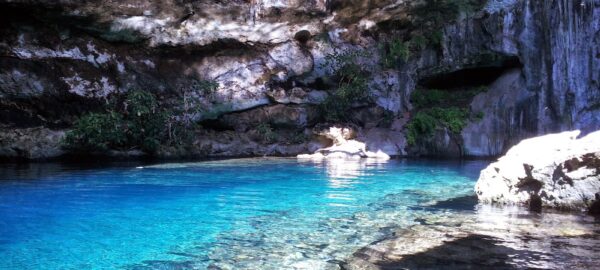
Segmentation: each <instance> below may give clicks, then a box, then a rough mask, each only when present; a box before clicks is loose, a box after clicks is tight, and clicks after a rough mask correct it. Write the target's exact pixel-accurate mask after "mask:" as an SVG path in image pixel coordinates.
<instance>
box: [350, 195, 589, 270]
mask: <svg viewBox="0 0 600 270" xmlns="http://www.w3.org/2000/svg"><path fill="white" fill-rule="evenodd" d="M417 220H418V221H419V222H420V223H421V224H419V225H414V226H410V227H408V228H402V229H398V230H396V231H394V233H393V235H392V236H390V237H387V238H385V239H383V240H380V241H377V242H375V243H373V244H371V245H369V246H367V247H364V248H362V249H360V250H358V251H357V252H355V253H354V255H353V256H352V257H351V258H350V259H348V260H347V261H346V262H345V263H344V264H342V266H341V269H345V270H379V269H439V268H451V269H524V268H527V269H592V268H595V267H596V265H597V264H598V263H599V262H600V261H599V259H598V257H597V256H596V254H597V253H598V252H600V225H599V223H598V220H597V219H594V218H593V217H589V216H581V215H570V214H564V213H544V214H537V213H532V212H530V211H529V210H527V209H525V208H519V207H504V208H497V207H493V206H486V205H480V206H478V207H477V210H476V212H475V213H471V214H469V213H466V212H463V213H449V214H444V213H439V214H430V215H424V216H422V217H420V218H418V219H417Z"/></svg>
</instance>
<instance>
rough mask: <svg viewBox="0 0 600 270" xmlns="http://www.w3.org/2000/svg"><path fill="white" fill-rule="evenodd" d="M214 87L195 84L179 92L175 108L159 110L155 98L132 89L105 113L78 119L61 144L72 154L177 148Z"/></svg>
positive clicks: (189, 135) (190, 137) (193, 126)
mask: <svg viewBox="0 0 600 270" xmlns="http://www.w3.org/2000/svg"><path fill="white" fill-rule="evenodd" d="M217 87H218V84H217V83H215V82H212V81H197V83H195V84H191V86H190V88H189V89H182V91H181V92H182V93H181V95H182V98H181V104H180V106H178V107H177V108H176V109H173V110H166V109H162V108H161V107H160V106H159V104H158V101H157V100H156V97H155V96H154V95H153V94H151V93H149V92H146V91H141V90H132V91H129V92H128V93H127V94H126V95H124V96H114V97H113V98H112V99H111V100H110V102H109V105H108V106H107V108H106V109H105V112H103V113H89V114H86V115H83V116H82V117H81V118H80V119H78V120H77V121H76V122H75V124H74V126H73V129H72V130H71V131H69V132H68V133H67V136H66V137H65V140H64V145H65V147H66V148H68V149H72V150H75V151H107V150H110V149H115V150H133V149H138V150H142V151H144V152H146V153H150V154H152V153H154V152H156V150H158V148H159V147H160V146H161V145H166V146H177V145H183V144H186V143H189V142H190V141H192V140H193V139H194V130H195V129H196V128H197V126H196V123H195V121H194V119H195V116H196V115H197V114H198V113H199V112H200V110H201V107H200V106H198V104H199V103H200V99H201V98H202V97H204V98H210V95H212V94H213V93H214V92H215V90H216V89H217Z"/></svg>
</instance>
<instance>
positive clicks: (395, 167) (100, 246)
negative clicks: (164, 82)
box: [0, 159, 486, 269]
mask: <svg viewBox="0 0 600 270" xmlns="http://www.w3.org/2000/svg"><path fill="white" fill-rule="evenodd" d="M485 165H486V162H481V161H470V162H461V163H458V162H441V161H402V160H392V161H388V162H383V163H378V162H366V161H361V162H358V161H356V162H349V161H336V162H323V163H321V162H317V163H314V162H300V161H297V160H295V159H239V160H227V161H210V162H199V163H180V164H164V165H156V166H148V167H143V168H139V167H135V166H129V167H128V166H118V167H111V168H101V169H78V170H73V169H65V168H59V169H52V170H44V169H43V168H42V169H39V168H36V169H32V168H28V169H25V170H21V171H19V170H13V169H12V168H11V169H5V170H4V171H0V172H3V173H2V176H0V179H2V181H0V258H2V259H0V269H206V268H213V267H214V268H215V269H218V268H222V269H327V268H328V267H331V266H332V265H333V264H335V263H336V262H338V261H340V260H343V259H344V258H346V257H347V256H348V255H350V254H352V252H354V251H355V250H356V249H358V248H360V247H362V246H364V245H366V244H368V243H370V242H372V241H375V240H377V239H379V238H380V237H382V236H384V235H385V234H386V233H389V228H392V227H395V226H406V225H411V224H415V223H416V221H415V220H414V216H415V214H416V213H417V212H419V211H431V210H430V209H429V210H428V208H427V206H428V205H433V204H435V203H436V202H437V201H443V200H447V199H450V198H454V197H460V196H465V195H472V194H473V186H474V183H475V181H476V179H477V176H478V174H479V171H480V170H481V169H482V168H483V167H484V166H485ZM9 171H10V172H11V173H8V172H9ZM15 171H16V172H15ZM439 211H452V210H439Z"/></svg>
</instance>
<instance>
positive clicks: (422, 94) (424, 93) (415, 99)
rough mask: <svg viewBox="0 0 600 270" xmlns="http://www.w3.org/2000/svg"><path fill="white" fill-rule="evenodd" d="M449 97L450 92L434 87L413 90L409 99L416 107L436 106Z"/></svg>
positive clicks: (450, 96) (450, 95) (450, 97)
mask: <svg viewBox="0 0 600 270" xmlns="http://www.w3.org/2000/svg"><path fill="white" fill-rule="evenodd" d="M449 99H452V94H450V93H449V92H448V91H442V90H436V89H429V90H415V91H414V92H412V94H411V96H410V100H411V102H412V104H413V105H414V106H415V107H416V108H427V107H432V106H438V105H440V104H441V103H443V102H444V101H446V100H449Z"/></svg>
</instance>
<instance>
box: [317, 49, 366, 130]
mask: <svg viewBox="0 0 600 270" xmlns="http://www.w3.org/2000/svg"><path fill="white" fill-rule="evenodd" d="M369 56H370V54H369V53H368V52H366V51H363V50H359V51H347V52H341V53H334V54H330V55H327V56H326V57H325V59H326V64H325V66H328V67H330V68H331V70H332V75H333V77H334V78H335V79H336V81H337V83H338V85H337V88H336V89H335V91H334V92H333V93H331V94H330V95H329V97H327V99H325V101H324V102H323V103H322V104H321V105H320V107H319V109H320V111H321V113H322V115H323V116H324V118H325V120H326V121H334V122H337V121H344V120H347V115H348V113H349V111H350V109H351V108H352V104H353V103H355V102H358V101H365V102H370V101H371V96H370V93H369V91H368V83H369V72H368V71H367V70H366V68H365V67H364V65H361V64H360V61H361V59H362V58H367V57H369Z"/></svg>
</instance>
